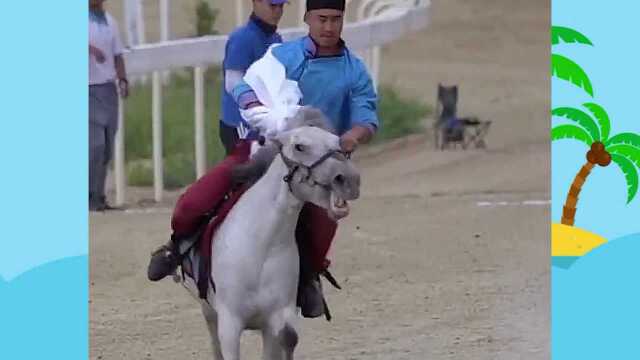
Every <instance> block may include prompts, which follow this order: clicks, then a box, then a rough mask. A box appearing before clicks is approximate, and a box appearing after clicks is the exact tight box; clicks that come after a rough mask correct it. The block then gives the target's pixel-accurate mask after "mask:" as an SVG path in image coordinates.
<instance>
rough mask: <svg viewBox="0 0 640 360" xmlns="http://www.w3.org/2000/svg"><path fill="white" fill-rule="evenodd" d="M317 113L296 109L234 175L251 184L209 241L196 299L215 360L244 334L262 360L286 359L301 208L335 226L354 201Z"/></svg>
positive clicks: (353, 182)
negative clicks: (210, 282)
mask: <svg viewBox="0 0 640 360" xmlns="http://www.w3.org/2000/svg"><path fill="white" fill-rule="evenodd" d="M323 123H324V118H322V116H321V113H320V112H319V111H317V110H314V109H310V108H302V109H301V111H300V112H299V115H298V116H297V117H296V118H295V119H292V121H291V124H290V125H289V126H288V128H287V129H286V130H285V131H284V132H282V133H281V134H279V135H278V136H276V138H275V139H273V141H272V142H270V143H268V144H267V145H266V146H265V147H263V148H262V149H261V150H259V151H258V152H257V153H256V154H255V155H254V157H253V159H252V161H250V162H249V164H247V165H242V166H241V167H240V168H239V169H238V170H237V171H236V173H235V175H237V176H240V177H245V179H244V180H245V181H246V180H247V177H249V178H251V177H252V176H253V177H254V180H257V181H256V182H255V183H254V184H253V185H252V186H251V188H250V189H248V190H247V191H246V192H245V193H244V194H243V195H242V197H241V198H240V200H239V201H238V202H237V203H236V204H235V205H234V207H233V209H232V210H231V211H230V212H229V214H228V215H227V218H226V219H225V220H224V222H223V223H222V224H221V225H220V227H219V228H218V230H217V232H216V234H215V235H214V238H213V244H212V259H211V261H212V263H211V275H212V278H213V279H214V281H215V293H214V291H213V290H212V291H210V292H209V294H208V297H207V301H204V300H201V304H202V310H203V313H204V316H205V319H206V321H207V325H208V328H209V331H210V334H211V339H212V343H213V349H214V355H215V359H216V360H237V359H239V356H240V336H241V334H242V332H243V331H244V330H247V329H249V330H260V331H261V333H262V339H263V352H264V353H263V358H264V359H268V360H276V359H278V360H281V359H293V351H294V348H295V346H296V344H297V342H298V335H297V332H296V325H295V322H296V321H295V320H296V318H297V311H296V293H297V286H298V273H299V256H298V249H297V245H296V241H295V228H296V224H297V221H298V216H299V213H300V210H301V209H302V206H303V205H304V203H305V202H311V203H313V204H315V205H318V206H320V207H322V208H325V209H326V210H327V211H328V214H329V215H330V216H331V217H332V218H334V219H336V220H338V219H340V218H342V217H344V216H346V215H347V214H348V213H349V205H348V203H347V201H350V200H355V199H357V198H358V197H359V188H360V175H359V173H358V172H357V170H356V169H355V167H354V166H353V164H352V163H351V160H350V159H349V158H348V156H345V154H343V153H342V152H341V151H340V145H339V138H338V137H337V136H336V135H334V134H332V133H331V132H330V131H327V130H328V129H327V128H326V127H324V126H322V124H323Z"/></svg>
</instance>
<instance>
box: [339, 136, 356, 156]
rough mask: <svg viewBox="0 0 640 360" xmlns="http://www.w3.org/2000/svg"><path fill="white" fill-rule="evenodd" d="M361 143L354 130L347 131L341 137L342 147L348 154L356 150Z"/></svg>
mask: <svg viewBox="0 0 640 360" xmlns="http://www.w3.org/2000/svg"><path fill="white" fill-rule="evenodd" d="M359 143H360V142H359V141H358V138H357V137H356V136H355V134H353V133H352V132H347V133H345V134H344V135H342V136H341V137H340V148H342V151H344V152H346V153H348V154H350V153H352V152H354V151H355V150H356V149H357V148H358V144H359Z"/></svg>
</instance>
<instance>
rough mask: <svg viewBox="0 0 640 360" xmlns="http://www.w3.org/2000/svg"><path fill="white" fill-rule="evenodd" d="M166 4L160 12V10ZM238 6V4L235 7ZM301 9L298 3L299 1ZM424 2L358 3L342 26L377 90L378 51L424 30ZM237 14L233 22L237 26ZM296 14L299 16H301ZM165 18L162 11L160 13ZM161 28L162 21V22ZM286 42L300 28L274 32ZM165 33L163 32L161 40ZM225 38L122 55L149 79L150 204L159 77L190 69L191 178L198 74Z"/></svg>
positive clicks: (198, 122)
mask: <svg viewBox="0 0 640 360" xmlns="http://www.w3.org/2000/svg"><path fill="white" fill-rule="evenodd" d="M166 1H167V0H162V3H163V4H162V7H161V8H164V9H166V6H167V5H166ZM238 3H241V1H238ZM299 4H300V5H299V6H301V7H303V6H304V5H303V4H304V1H299ZM430 5H431V2H430V0H362V1H360V4H359V7H358V10H357V21H356V22H354V23H349V24H346V25H345V27H344V30H343V37H344V39H345V41H346V42H347V43H348V44H349V47H350V48H351V49H354V50H356V51H357V52H358V53H359V54H363V58H364V60H365V62H366V63H367V65H368V67H369V70H370V72H371V75H372V78H373V81H374V83H375V84H376V85H377V83H378V78H379V74H380V67H381V51H380V49H381V46H382V45H384V44H387V43H390V42H392V41H394V40H396V39H399V38H401V37H403V36H405V35H407V34H409V33H412V32H415V31H417V30H420V29H422V28H425V27H426V26H427V25H428V23H429V8H430ZM242 11H243V10H242V9H239V10H238V15H237V16H238V21H241V20H242V17H241V16H240V14H242ZM301 12H303V11H302V10H301ZM163 13H165V14H166V11H163ZM163 23H166V21H163ZM280 33H281V34H282V36H283V38H284V39H285V41H286V40H289V39H293V38H296V37H299V36H303V35H304V34H305V33H306V28H305V27H304V26H300V27H297V28H288V29H283V30H281V31H280ZM167 34H168V31H166V30H165V31H163V38H165V39H166V37H167V36H168V35H167ZM226 40H227V36H226V35H216V36H205V37H200V38H195V39H194V38H191V39H182V40H169V41H163V42H160V43H155V44H142V45H138V46H135V47H133V48H131V49H130V50H129V51H127V52H126V53H125V61H126V64H127V73H128V75H129V76H142V75H148V74H152V82H153V84H152V104H151V107H152V124H153V126H152V128H153V131H152V133H153V174H154V176H153V179H154V198H155V200H156V201H161V200H162V197H163V192H164V182H163V174H164V169H163V152H162V148H163V144H162V74H163V73H164V72H166V71H168V70H175V69H183V68H190V69H193V72H194V90H195V98H194V108H195V116H194V117H195V119H194V121H195V131H194V137H195V157H196V159H195V160H196V161H195V163H196V175H197V176H198V177H200V176H202V175H203V174H204V173H205V171H206V141H205V130H204V129H205V127H204V68H205V67H207V66H209V65H216V64H220V63H222V60H223V57H224V46H225V43H226ZM125 105H126V103H125V102H121V106H120V112H119V120H118V121H119V124H120V126H119V130H118V134H117V136H116V145H115V159H114V179H115V192H116V199H115V203H116V205H123V204H124V203H125V202H126V187H127V186H126V169H125V167H126V166H125V157H124V154H125V143H124V139H125V127H124V123H125V121H126V119H125V118H124V106H125Z"/></svg>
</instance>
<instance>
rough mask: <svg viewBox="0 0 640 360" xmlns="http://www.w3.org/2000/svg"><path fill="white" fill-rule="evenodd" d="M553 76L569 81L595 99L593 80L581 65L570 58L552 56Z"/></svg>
mask: <svg viewBox="0 0 640 360" xmlns="http://www.w3.org/2000/svg"><path fill="white" fill-rule="evenodd" d="M551 76H556V77H557V78H559V79H562V80H565V81H569V82H571V83H572V84H574V85H576V86H577V87H580V88H582V89H584V91H586V92H587V94H589V95H591V97H593V86H592V85H591V80H589V77H588V76H587V74H586V73H585V72H584V70H582V68H581V67H580V65H578V64H576V63H574V62H573V61H571V60H569V59H568V58H566V57H564V56H562V55H558V54H551Z"/></svg>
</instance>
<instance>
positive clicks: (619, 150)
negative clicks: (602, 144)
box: [607, 144, 640, 169]
mask: <svg viewBox="0 0 640 360" xmlns="http://www.w3.org/2000/svg"><path fill="white" fill-rule="evenodd" d="M607 151H608V152H609V153H610V154H618V155H621V156H624V157H625V158H627V160H629V161H631V162H632V163H634V164H635V165H636V166H637V167H638V169H640V148H637V147H635V146H631V145H626V144H620V145H612V146H609V147H608V148H607Z"/></svg>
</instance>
